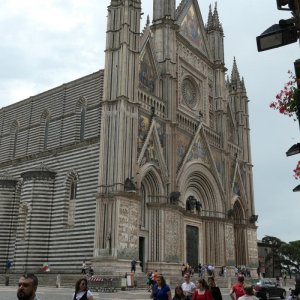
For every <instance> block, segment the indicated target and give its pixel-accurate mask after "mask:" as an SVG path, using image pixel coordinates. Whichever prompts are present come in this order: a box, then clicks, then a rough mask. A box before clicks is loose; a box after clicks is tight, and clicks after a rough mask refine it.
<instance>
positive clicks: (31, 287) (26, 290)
mask: <svg viewBox="0 0 300 300" xmlns="http://www.w3.org/2000/svg"><path fill="white" fill-rule="evenodd" d="M37 287H38V279H37V277H36V276H35V275H34V274H25V275H23V276H21V277H20V279H19V284H18V290H17V297H18V299H19V300H38V298H37V296H36V290H37Z"/></svg>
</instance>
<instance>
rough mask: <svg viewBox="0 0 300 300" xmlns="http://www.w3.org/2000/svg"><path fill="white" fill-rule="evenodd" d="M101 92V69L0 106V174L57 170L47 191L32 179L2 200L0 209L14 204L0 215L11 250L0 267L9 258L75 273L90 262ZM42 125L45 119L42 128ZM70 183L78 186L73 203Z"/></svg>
mask: <svg viewBox="0 0 300 300" xmlns="http://www.w3.org/2000/svg"><path fill="white" fill-rule="evenodd" d="M102 88H103V71H99V72H96V73H94V74H91V75H88V76H86V77H83V78H81V79H78V80H75V81H73V82H70V83H67V84H64V85H62V86H60V87H57V88H54V89H52V90H50V91H47V92H44V93H42V94H39V95H36V96H34V97H30V98H29V99H26V100H24V101H21V102H18V103H16V104H13V105H11V106H8V107H4V108H2V109H0V173H4V174H7V175H10V176H13V177H14V178H16V180H19V181H20V183H22V178H21V174H22V173H24V172H28V171H30V170H32V169H36V168H37V167H40V166H45V167H46V168H49V169H51V170H53V171H54V172H55V173H56V175H55V179H54V180H53V183H52V187H50V186H45V187H44V188H43V184H46V181H43V180H38V181H36V182H35V181H33V182H32V183H31V184H30V186H31V188H30V191H27V193H25V194H26V197H25V194H24V191H23V192H22V188H24V187H25V185H23V184H21V193H20V195H19V196H16V197H15V198H9V197H6V198H2V199H0V204H1V205H0V206H3V207H11V205H12V204H11V202H12V201H14V204H13V205H15V211H16V213H15V215H13V214H12V215H11V216H10V217H9V220H7V217H6V216H5V218H4V216H3V215H0V222H1V223H3V222H9V224H11V225H10V226H7V227H6V229H5V230H1V231H0V239H1V240H3V241H4V240H5V244H6V245H11V246H10V247H5V249H6V248H7V253H4V254H3V255H1V257H0V264H1V265H4V261H5V259H7V258H10V259H13V260H14V267H15V269H16V270H20V271H23V270H24V268H25V269H27V270H28V271H29V270H31V271H34V272H38V271H40V270H41V266H42V264H43V263H45V262H48V263H49V265H50V268H51V269H52V270H54V271H55V270H57V271H59V272H76V273H78V272H80V268H81V263H82V261H83V260H86V261H88V260H90V259H92V257H93V250H94V229H95V228H94V227H95V209H96V192H97V182H98V169H99V145H100V122H101V100H102ZM82 107H84V108H85V114H84V118H83V117H82V114H81V111H82V110H81V108H82ZM45 120H49V124H48V128H47V130H46V127H45V126H46V125H45ZM82 128H83V129H84V135H83V137H82V136H80V134H81V131H82ZM15 132H17V136H15ZM45 136H46V139H47V147H46V148H44V142H45ZM14 144H15V145H14ZM14 147H15V153H14V156H13V155H12V153H13V148H14ZM42 168H43V167H42ZM74 178H76V185H77V189H76V196H75V199H74V201H73V202H72V204H71V202H70V197H71V196H70V194H71V180H72V179H74ZM26 186H28V185H26ZM49 187H50V188H49ZM51 189H53V191H51ZM46 191H48V192H47V197H46V196H45V195H44V194H45V193H46ZM4 192H5V191H4ZM24 197H25V198H24ZM45 214H46V215H47V220H46V219H43V216H44V215H45ZM7 237H9V238H10V239H11V240H10V241H9V240H7V239H8V238H7ZM37 245H41V246H40V249H38V248H39V246H37ZM8 248H9V249H8ZM5 249H4V250H5ZM30 249H35V250H34V253H33V251H31V250H30ZM8 251H9V252H8ZM41 260H45V261H41Z"/></svg>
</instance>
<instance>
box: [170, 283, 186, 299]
mask: <svg viewBox="0 0 300 300" xmlns="http://www.w3.org/2000/svg"><path fill="white" fill-rule="evenodd" d="M185 299H186V298H185V296H184V293H183V290H182V287H181V286H180V285H178V286H176V287H175V295H174V297H173V299H172V300H185Z"/></svg>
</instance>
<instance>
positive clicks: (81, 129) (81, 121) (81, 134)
mask: <svg viewBox="0 0 300 300" xmlns="http://www.w3.org/2000/svg"><path fill="white" fill-rule="evenodd" d="M85 113H86V107H85V106H83V107H82V108H81V113H80V141H81V142H82V141H84V131H85Z"/></svg>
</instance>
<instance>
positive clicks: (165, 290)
mask: <svg viewBox="0 0 300 300" xmlns="http://www.w3.org/2000/svg"><path fill="white" fill-rule="evenodd" d="M150 298H152V299H154V300H172V295H171V289H170V287H169V286H168V285H167V284H166V280H165V278H164V277H163V276H162V275H158V276H157V279H156V284H155V285H154V286H153V288H152V292H151V295H150Z"/></svg>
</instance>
